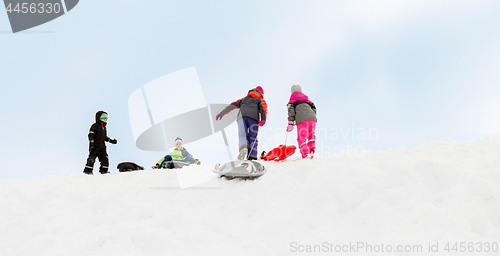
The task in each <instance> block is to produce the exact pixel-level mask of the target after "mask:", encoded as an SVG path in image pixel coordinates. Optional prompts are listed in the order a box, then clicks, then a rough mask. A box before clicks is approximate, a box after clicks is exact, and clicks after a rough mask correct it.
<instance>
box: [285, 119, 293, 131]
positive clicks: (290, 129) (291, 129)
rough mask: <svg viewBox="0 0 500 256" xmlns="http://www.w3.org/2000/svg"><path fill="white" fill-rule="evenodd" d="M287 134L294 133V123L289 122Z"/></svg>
mask: <svg viewBox="0 0 500 256" xmlns="http://www.w3.org/2000/svg"><path fill="white" fill-rule="evenodd" d="M286 131H287V132H291V131H293V121H288V126H287V127H286Z"/></svg>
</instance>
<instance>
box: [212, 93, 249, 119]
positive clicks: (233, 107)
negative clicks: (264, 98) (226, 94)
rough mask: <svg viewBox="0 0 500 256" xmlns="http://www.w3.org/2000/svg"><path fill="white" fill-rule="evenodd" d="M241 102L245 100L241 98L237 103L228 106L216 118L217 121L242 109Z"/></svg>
mask: <svg viewBox="0 0 500 256" xmlns="http://www.w3.org/2000/svg"><path fill="white" fill-rule="evenodd" d="M241 100H243V98H241V99H239V100H237V101H234V102H232V103H231V104H229V105H227V107H225V108H224V109H223V110H222V111H221V112H220V113H219V114H217V116H215V120H221V119H222V117H224V116H225V115H227V114H229V112H231V111H233V110H234V109H237V108H240V107H241Z"/></svg>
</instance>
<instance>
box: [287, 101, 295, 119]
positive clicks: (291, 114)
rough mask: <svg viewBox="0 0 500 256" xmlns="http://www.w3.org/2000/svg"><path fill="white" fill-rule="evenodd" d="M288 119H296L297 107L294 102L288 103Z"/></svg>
mask: <svg viewBox="0 0 500 256" xmlns="http://www.w3.org/2000/svg"><path fill="white" fill-rule="evenodd" d="M287 107H288V121H295V107H294V105H293V104H288V105H287Z"/></svg>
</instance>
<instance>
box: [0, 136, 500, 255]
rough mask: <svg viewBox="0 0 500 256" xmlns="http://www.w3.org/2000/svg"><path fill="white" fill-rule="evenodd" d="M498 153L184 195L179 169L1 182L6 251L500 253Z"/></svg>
mask: <svg viewBox="0 0 500 256" xmlns="http://www.w3.org/2000/svg"><path fill="white" fill-rule="evenodd" d="M499 153H500V140H499V139H487V140H477V141H473V142H467V143H458V142H453V141H449V140H445V141H441V142H437V143H429V144H424V145H422V146H418V147H413V148H408V149H403V148H398V149H389V150H379V151H363V152H343V153H342V154H341V153H337V155H336V156H335V155H333V156H330V157H317V158H315V159H313V160H298V161H295V162H291V161H290V162H285V163H268V162H267V163H265V165H266V167H267V169H268V173H266V174H265V175H264V176H263V177H261V178H260V179H258V180H254V181H239V180H232V181H227V180H223V179H222V180H220V179H213V180H211V181H209V182H206V183H204V184H201V185H197V186H194V187H189V188H187V189H181V188H180V187H179V181H180V179H179V177H178V175H177V173H176V171H173V170H144V171H139V172H132V173H112V174H108V175H98V174H97V175H94V176H84V175H75V176H55V177H43V178H30V179H18V180H3V181H0V241H1V246H0V255H3V256H7V255H16V256H18V255H30V256H31V255H51V256H54V255H73V256H74V255H107V256H109V255H120V256H122V255H288V254H291V255H296V254H299V255H300V254H306V255H309V254H315V253H307V252H316V253H320V254H325V253H326V254H327V255H331V254H335V255H427V253H429V250H434V249H438V250H439V253H434V254H432V255H442V254H445V253H448V252H449V255H454V254H456V255H478V254H477V253H476V252H478V251H479V247H480V246H481V250H482V252H481V253H480V255H498V251H499V250H500V249H499V248H498V243H499V242H500V214H499V212H500V154H499ZM212 167H213V166H200V167H190V168H191V169H189V168H188V169H186V170H184V171H186V172H190V171H197V172H200V171H201V172H205V173H210V172H211V169H212ZM210 175H212V174H210ZM213 175H214V176H215V174H213ZM460 242H466V244H460ZM470 243H473V244H472V247H470V246H471V244H470ZM434 245H437V247H434ZM462 245H466V246H467V247H466V248H467V250H470V249H471V248H472V250H473V251H475V252H470V251H466V252H460V250H461V249H463V248H464V247H461V246H462ZM446 246H448V248H446ZM453 246H455V249H453ZM487 246H488V247H489V248H490V249H489V252H486V247H487ZM495 246H496V247H495ZM353 249H354V250H353ZM446 249H448V251H446ZM370 250H371V251H370ZM396 250H399V251H403V252H396ZM382 251H384V252H382ZM388 251H390V252H388ZM494 251H496V253H495V252H494ZM301 252H302V253H301ZM374 252H379V253H374ZM328 253H330V254H328Z"/></svg>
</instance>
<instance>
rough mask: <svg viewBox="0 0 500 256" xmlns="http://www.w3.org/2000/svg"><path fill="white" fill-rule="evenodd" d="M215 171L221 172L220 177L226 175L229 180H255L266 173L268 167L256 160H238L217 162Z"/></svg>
mask: <svg viewBox="0 0 500 256" xmlns="http://www.w3.org/2000/svg"><path fill="white" fill-rule="evenodd" d="M213 172H215V173H217V174H219V177H221V178H222V177H225V178H226V179H228V180H232V179H235V178H239V179H243V180H253V179H257V178H258V177H260V176H262V175H264V173H266V168H265V167H264V165H262V164H261V163H259V162H256V161H251V160H236V161H230V162H227V163H224V164H216V165H215V168H214V170H213Z"/></svg>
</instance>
